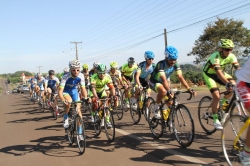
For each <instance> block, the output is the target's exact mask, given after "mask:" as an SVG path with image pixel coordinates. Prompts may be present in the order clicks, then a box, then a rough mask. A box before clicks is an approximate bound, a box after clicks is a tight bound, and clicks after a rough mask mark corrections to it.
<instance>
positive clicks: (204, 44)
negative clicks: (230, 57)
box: [188, 18, 250, 64]
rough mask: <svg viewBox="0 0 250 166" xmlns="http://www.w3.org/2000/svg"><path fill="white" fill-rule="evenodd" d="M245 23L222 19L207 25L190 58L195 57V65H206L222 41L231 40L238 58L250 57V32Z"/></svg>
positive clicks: (189, 54) (196, 41)
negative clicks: (208, 58) (244, 25)
mask: <svg viewBox="0 0 250 166" xmlns="http://www.w3.org/2000/svg"><path fill="white" fill-rule="evenodd" d="M243 23H244V22H243V21H236V20H233V19H220V18H217V21H215V22H211V23H208V24H207V27H205V29H204V33H203V34H202V35H201V36H200V37H199V38H198V39H197V40H195V43H194V45H195V46H194V47H193V48H192V51H191V52H190V53H188V56H192V55H193V56H195V61H194V63H195V64H200V63H204V62H205V61H206V60H207V57H209V56H210V55H211V54H212V53H213V52H214V51H215V50H216V49H218V47H217V45H218V41H219V40H220V39H231V40H232V41H233V42H234V45H235V48H234V50H233V53H234V54H235V55H236V56H237V57H246V56H249V55H250V30H248V29H247V28H245V27H243Z"/></svg>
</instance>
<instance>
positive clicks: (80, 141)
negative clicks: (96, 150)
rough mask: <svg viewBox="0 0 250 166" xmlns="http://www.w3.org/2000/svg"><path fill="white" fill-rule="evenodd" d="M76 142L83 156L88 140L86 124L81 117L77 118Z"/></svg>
mask: <svg viewBox="0 0 250 166" xmlns="http://www.w3.org/2000/svg"><path fill="white" fill-rule="evenodd" d="M76 126H77V127H76V135H77V136H76V141H77V145H78V148H79V153H80V154H83V153H84V152H85V148H86V138H85V129H84V123H83V120H82V118H81V117H80V116H77V117H76Z"/></svg>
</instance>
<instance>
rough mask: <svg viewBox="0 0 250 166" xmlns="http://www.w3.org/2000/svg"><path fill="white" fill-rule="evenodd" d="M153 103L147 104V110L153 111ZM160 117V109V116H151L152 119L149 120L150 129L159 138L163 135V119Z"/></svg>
mask: <svg viewBox="0 0 250 166" xmlns="http://www.w3.org/2000/svg"><path fill="white" fill-rule="evenodd" d="M155 105H156V102H153V103H151V104H150V106H149V110H150V111H152V112H155V110H154V109H155ZM158 111H160V110H158ZM153 114H154V113H153ZM162 117H163V116H162V111H161V117H159V118H156V117H155V116H152V119H151V120H150V122H149V128H150V131H151V133H152V134H153V136H154V137H155V138H160V137H162V135H163V129H164V125H165V121H164V120H163V118H162Z"/></svg>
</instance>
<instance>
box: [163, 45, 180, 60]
mask: <svg viewBox="0 0 250 166" xmlns="http://www.w3.org/2000/svg"><path fill="white" fill-rule="evenodd" d="M164 54H165V57H166V58H168V59H170V60H176V59H177V58H178V51H177V49H176V48H175V47H173V46H167V47H166V49H165V52H164Z"/></svg>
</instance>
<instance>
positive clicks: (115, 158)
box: [0, 80, 227, 166]
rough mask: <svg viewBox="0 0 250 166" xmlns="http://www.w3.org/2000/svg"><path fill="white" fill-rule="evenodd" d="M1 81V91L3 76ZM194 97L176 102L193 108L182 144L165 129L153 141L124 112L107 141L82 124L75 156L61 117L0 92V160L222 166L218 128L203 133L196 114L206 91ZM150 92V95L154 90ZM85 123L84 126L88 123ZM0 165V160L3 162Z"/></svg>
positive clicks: (144, 126) (143, 125)
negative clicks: (190, 136)
mask: <svg viewBox="0 0 250 166" xmlns="http://www.w3.org/2000/svg"><path fill="white" fill-rule="evenodd" d="M0 86H1V87H2V88H3V89H4V90H5V88H6V86H5V83H4V82H3V80H0ZM198 93H199V94H198V96H197V97H196V99H195V100H191V102H189V103H187V101H186V100H185V98H187V96H185V94H183V95H182V98H181V102H182V103H187V104H186V106H188V108H189V109H190V111H191V112H192V116H193V119H194V121H195V139H194V142H193V144H192V145H191V146H190V147H188V148H187V149H184V148H180V146H179V144H178V143H177V141H176V140H175V137H174V136H173V135H172V134H170V133H169V132H167V133H164V135H163V137H162V138H160V139H159V140H155V139H154V138H153V137H152V134H151V132H150V130H149V128H148V125H147V123H146V121H145V120H144V119H143V118H144V117H142V120H141V121H140V123H139V124H137V125H134V124H133V123H132V119H131V117H130V114H129V112H125V114H124V117H123V119H122V120H117V117H116V116H114V117H115V123H116V139H115V141H114V142H113V143H108V142H107V138H106V136H105V134H104V133H101V135H100V137H97V138H96V137H93V136H92V135H93V131H92V130H89V129H88V128H87V130H86V135H87V148H86V151H85V153H84V154H83V155H79V153H78V148H77V146H76V145H75V144H74V146H72V147H70V146H69V144H68V141H67V139H66V137H65V132H64V129H63V127H62V118H61V117H60V118H58V120H56V121H55V120H53V119H52V117H51V114H50V113H49V112H48V110H46V112H41V111H39V110H38V105H37V104H35V105H33V104H31V103H30V102H29V100H28V94H27V93H25V94H9V95H7V94H2V95H0V105H1V106H0V125H1V127H0V133H1V134H0V140H1V141H0V163H2V164H4V165H18V166H19V165H25V166H26V165H60V166H61V165H81V164H83V165H118V166H119V165H126V166H127V165H163V164H164V165H227V164H226V163H225V159H224V156H223V153H222V150H221V142H220V132H219V131H217V132H216V133H214V134H213V135H206V134H205V133H204V132H203V130H202V129H201V127H200V124H199V121H198V118H197V106H198V103H197V101H199V100H200V98H201V97H202V96H204V95H209V93H208V92H198ZM153 96H154V95H153ZM87 127H88V126H87ZM2 164H1V165H2Z"/></svg>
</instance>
